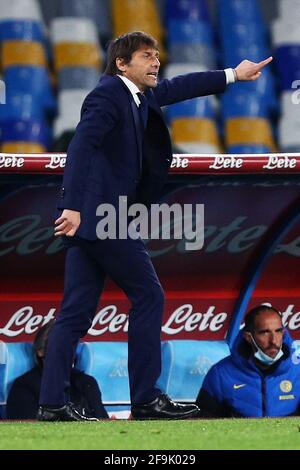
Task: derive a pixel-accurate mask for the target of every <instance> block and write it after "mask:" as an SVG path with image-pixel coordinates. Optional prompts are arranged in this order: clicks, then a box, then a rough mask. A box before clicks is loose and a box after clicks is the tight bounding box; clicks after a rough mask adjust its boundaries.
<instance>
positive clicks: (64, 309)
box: [38, 32, 272, 421]
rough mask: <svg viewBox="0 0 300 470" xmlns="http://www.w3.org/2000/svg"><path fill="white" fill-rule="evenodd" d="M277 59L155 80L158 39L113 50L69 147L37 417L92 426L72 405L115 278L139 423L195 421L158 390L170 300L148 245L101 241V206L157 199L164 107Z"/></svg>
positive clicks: (165, 151) (165, 142)
mask: <svg viewBox="0 0 300 470" xmlns="http://www.w3.org/2000/svg"><path fill="white" fill-rule="evenodd" d="M271 60H272V58H269V59H266V60H265V61H263V62H261V63H259V64H255V63H252V62H249V61H243V62H242V63H241V64H240V65H238V66H237V68H236V69H227V70H225V71H224V70H220V71H213V72H204V73H191V74H187V75H184V76H179V77H175V78H174V79H172V80H162V81H161V82H159V83H158V71H159V66H160V62H159V52H158V45H157V42H156V40H155V39H154V38H152V37H151V36H149V35H147V34H145V33H142V32H133V33H128V34H125V35H123V36H121V37H119V38H117V39H116V40H114V41H113V42H112V43H111V45H110V47H109V50H108V57H107V68H106V71H105V75H104V76H103V77H102V78H101V80H100V82H99V84H98V86H97V87H96V88H95V89H94V90H93V91H92V92H91V93H90V94H89V95H88V96H87V98H86V99H85V101H84V103H83V106H82V113H81V120H80V123H79V125H78V127H77V129H76V133H75V136H74V138H73V140H72V142H71V144H70V146H69V149H68V158H67V164H66V168H65V173H64V181H63V186H62V188H61V192H60V201H59V205H58V208H59V209H60V210H61V211H62V212H61V216H60V217H59V218H58V219H57V220H56V228H55V234H56V235H57V236H60V235H62V236H63V237H64V239H65V242H66V245H67V246H68V249H67V255H66V267H65V291H64V298H63V302H62V306H61V311H60V314H59V315H58V317H57V321H56V323H55V326H54V329H53V331H52V333H51V335H50V337H49V342H48V349H47V359H46V363H45V366H44V374H43V381H42V387H41V395H40V405H41V406H40V408H39V412H38V419H39V420H45V421H54V420H55V421H60V420H62V421H65V420H87V418H86V417H84V416H82V415H81V414H80V413H79V412H78V410H76V409H75V408H74V406H73V405H72V403H70V402H69V396H68V393H67V389H68V386H69V381H70V372H71V368H72V363H73V358H74V353H75V349H76V346H77V343H78V340H79V338H80V337H83V336H84V335H85V334H86V332H87V331H88V329H89V328H90V326H91V324H92V321H93V317H94V315H95V312H96V308H97V304H98V301H99V297H100V295H101V293H102V290H103V286H104V282H105V278H106V276H107V275H109V276H110V277H111V278H112V279H113V280H114V281H115V283H116V284H117V285H119V286H120V288H121V289H122V290H123V291H124V292H125V293H126V295H127V296H128V298H129V299H130V301H131V305H132V307H131V310H130V313H129V329H128V370H129V384H130V393H131V404H132V416H133V417H134V418H136V419H155V418H156V419H163V418H167V419H172V418H175V419H182V418H193V417H195V416H197V414H198V411H199V410H198V408H197V407H196V406H195V405H181V404H176V403H174V402H173V401H172V400H171V399H170V398H169V397H168V396H167V395H165V394H163V393H162V392H161V390H159V388H157V386H156V382H157V379H158V377H159V375H160V372H161V344H160V333H161V325H162V316H163V306H164V294H163V290H162V287H161V285H160V282H159V280H158V277H157V275H156V272H155V270H154V268H153V265H152V263H151V260H150V257H149V255H148V253H147V251H146V249H145V246H144V243H143V241H142V240H141V239H140V238H139V239H132V238H130V237H127V238H125V239H122V238H119V239H118V238H117V239H111V238H107V239H99V238H98V237H97V233H96V226H97V222H98V221H99V218H97V216H96V211H97V207H98V206H99V205H100V204H102V203H110V204H112V205H113V207H115V208H116V210H118V203H119V197H120V196H122V197H125V196H126V197H127V200H128V204H133V203H136V202H142V203H144V204H146V205H148V206H149V205H150V204H151V203H153V202H155V201H157V199H158V198H159V195H160V190H161V188H162V187H163V185H164V183H165V181H166V178H167V173H168V169H169V167H170V164H171V160H172V148H171V141H170V137H169V132H168V129H167V127H166V125H165V123H164V120H163V116H162V112H161V109H160V108H161V107H162V106H165V105H168V104H172V103H176V102H178V101H183V100H187V99H190V98H194V97H198V96H204V95H210V94H215V93H221V92H223V91H224V90H225V88H226V85H227V84H228V83H231V82H234V81H235V80H255V79H257V78H258V77H259V75H260V73H261V72H260V71H261V69H262V68H263V67H264V66H265V65H266V64H267V63H269V62H270V61H271Z"/></svg>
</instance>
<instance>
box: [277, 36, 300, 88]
mask: <svg viewBox="0 0 300 470" xmlns="http://www.w3.org/2000/svg"><path fill="white" fill-rule="evenodd" d="M276 62H277V70H278V73H279V77H280V85H281V89H282V90H290V89H291V85H292V82H293V81H294V80H299V77H300V44H297V45H296V44H294V45H291V46H281V47H278V49H277V50H276Z"/></svg>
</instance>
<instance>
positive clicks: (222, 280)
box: [0, 153, 300, 403]
mask: <svg viewBox="0 0 300 470" xmlns="http://www.w3.org/2000/svg"><path fill="white" fill-rule="evenodd" d="M65 163H66V155H65V154H61V153H59V154H58V153H47V154H26V155H24V154H0V205H1V210H0V258H1V264H0V266H1V268H0V283H1V286H2V289H1V293H0V340H2V341H3V343H4V345H5V347H4V346H3V347H2V354H0V363H1V360H2V365H3V369H2V370H4V369H5V370H6V372H5V373H6V379H5V387H6V388H5V387H4V388H5V390H4V391H2V402H3V400H5V395H6V392H7V388H8V387H9V384H10V383H11V381H12V379H13V377H15V376H16V375H20V373H21V371H20V368H19V369H18V368H17V369H14V368H13V366H12V365H11V366H9V364H8V362H7V358H9V357H10V356H11V355H14V360H15V357H16V354H17V353H16V352H14V353H12V349H11V351H9V350H8V349H9V348H15V349H14V351H16V350H17V349H18V348H21V346H20V345H21V344H23V345H24V344H26V343H28V342H31V341H32V339H33V337H34V335H35V333H36V331H37V329H38V328H39V327H40V326H41V325H42V324H43V323H45V322H46V321H49V320H50V319H51V318H52V317H54V316H55V314H56V312H57V310H58V309H59V304H60V300H61V297H62V291H63V266H64V251H63V247H62V244H61V241H60V240H59V239H54V237H53V220H54V217H55V206H56V198H57V195H58V192H59V188H60V185H61V182H62V173H63V168H64V166H65ZM299 199H300V153H299V154H294V153H293V154H280V153H276V154H261V155H258V154H253V155H244V154H243V155H228V154H226V155H222V154H218V155H186V154H184V155H183V154H180V155H179V154H176V155H174V156H173V161H172V165H171V170H170V176H169V179H168V182H167V184H166V187H165V190H164V194H163V196H162V199H161V202H163V203H168V204H169V205H172V204H174V203H180V204H182V205H183V204H187V203H189V204H204V222H205V230H204V233H205V240H204V246H203V248H202V249H201V250H196V251H186V250H185V244H184V243H183V241H184V240H178V239H171V240H146V245H147V248H148V250H149V252H150V255H151V257H152V260H153V263H154V265H155V267H156V269H157V272H158V275H159V277H160V279H161V282H162V285H163V287H164V289H165V293H166V306H165V314H164V320H163V331H162V340H163V365H164V367H163V373H162V376H161V379H160V380H161V386H162V387H163V388H164V389H165V390H166V391H167V392H168V393H170V395H172V396H173V397H174V398H177V399H183V400H184V399H185V400H187V401H188V400H192V399H194V398H195V396H196V394H197V392H198V389H199V387H200V385H201V383H202V380H203V378H204V376H205V374H206V372H207V370H208V369H209V367H210V366H211V365H212V364H213V363H214V362H216V361H217V360H219V359H220V358H221V357H224V356H225V355H227V354H228V352H229V349H228V345H229V346H231V345H232V343H233V341H234V339H235V337H236V335H237V333H238V331H239V328H240V325H241V323H242V321H243V317H244V314H245V312H246V311H247V310H248V309H249V308H251V307H253V306H255V305H257V304H260V303H263V302H264V303H269V304H272V305H274V306H275V307H277V308H279V309H280V310H281V311H282V313H283V317H284V322H285V325H286V327H287V328H288V329H289V330H290V333H291V335H292V337H293V338H294V346H295V348H296V347H297V346H298V344H299V343H300V285H299V281H298V280H299V277H300V263H299V257H300V221H299V208H300V205H299V202H300V201H299ZM190 222H191V223H193V221H192V220H191V221H190ZM128 310H129V304H128V302H127V299H126V297H125V296H124V295H123V293H122V292H120V291H119V289H118V288H117V287H116V286H115V285H114V284H113V283H112V282H111V283H108V285H107V288H106V291H105V293H104V295H103V298H102V302H101V304H99V307H98V310H97V314H96V316H95V319H94V322H93V325H92V327H91V329H90V330H89V333H88V335H87V336H86V337H85V338H84V343H83V345H82V348H81V351H80V353H79V360H78V363H79V364H80V367H81V368H83V369H84V370H86V371H87V372H88V373H91V374H93V375H95V376H96V378H97V379H99V382H101V387H102V389H103V388H104V393H103V396H104V400H105V401H106V402H107V403H117V402H118V403H127V401H128V400H129V395H128V381H127V367H126V361H127V352H126V339H127V329H128V319H127V315H126V313H127V311H128ZM23 349H24V348H23ZM5 351H6V352H5ZM0 353H1V351H0ZM10 353H12V354H10ZM20 354H22V353H20ZM5 357H6V359H5ZM13 362H14V361H13V360H12V359H11V360H10V364H12V363H13ZM21 362H22V361H19V364H21ZM9 367H10V369H9ZM26 367H28V364H27V366H25V365H24V367H23V368H25V369H26ZM0 371H1V364H0ZM105 377H106V379H107V380H106V379H105ZM0 380H1V378H0ZM112 388H113V389H114V390H120V393H119V394H117V395H118V396H113V397H112V396H111V394H110V393H109V391H110V390H112ZM0 400H1V391H0Z"/></svg>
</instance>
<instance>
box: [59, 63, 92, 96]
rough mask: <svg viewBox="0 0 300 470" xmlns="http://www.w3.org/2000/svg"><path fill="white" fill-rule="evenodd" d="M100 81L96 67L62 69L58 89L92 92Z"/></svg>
mask: <svg viewBox="0 0 300 470" xmlns="http://www.w3.org/2000/svg"><path fill="white" fill-rule="evenodd" d="M99 79H100V75H99V72H98V71H97V70H96V69H95V68H94V67H62V68H61V69H60V70H59V71H58V88H59V89H60V90H70V89H73V88H77V89H79V88H81V89H86V90H89V89H90V90H92V89H93V88H94V87H95V86H96V85H97V83H98V81H99Z"/></svg>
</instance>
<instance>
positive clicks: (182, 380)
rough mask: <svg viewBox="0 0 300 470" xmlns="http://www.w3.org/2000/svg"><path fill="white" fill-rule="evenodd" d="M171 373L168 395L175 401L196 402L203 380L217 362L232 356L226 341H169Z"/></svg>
mask: <svg viewBox="0 0 300 470" xmlns="http://www.w3.org/2000/svg"><path fill="white" fill-rule="evenodd" d="M169 343H170V347H171V356H172V363H171V373H170V379H169V382H168V386H167V393H168V395H170V397H171V398H173V399H174V400H182V401H195V399H196V397H197V395H198V392H199V389H200V387H201V385H202V382H203V379H204V377H205V375H206V373H207V372H208V370H209V369H210V367H211V366H212V365H213V364H215V363H216V362H218V361H220V360H221V359H223V357H225V356H228V355H229V354H230V351H229V347H228V345H227V343H226V342H225V341H191V340H175V341H169Z"/></svg>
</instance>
